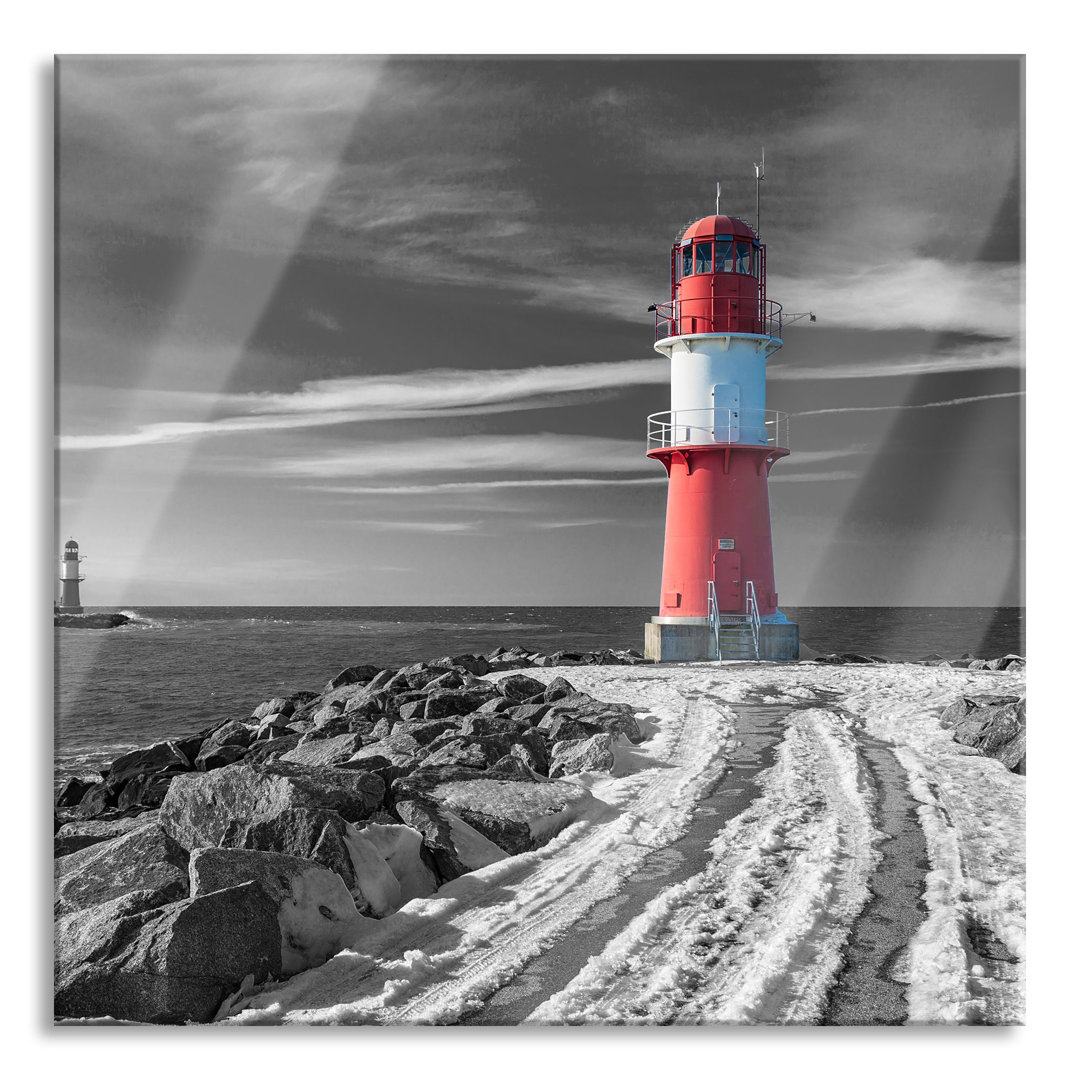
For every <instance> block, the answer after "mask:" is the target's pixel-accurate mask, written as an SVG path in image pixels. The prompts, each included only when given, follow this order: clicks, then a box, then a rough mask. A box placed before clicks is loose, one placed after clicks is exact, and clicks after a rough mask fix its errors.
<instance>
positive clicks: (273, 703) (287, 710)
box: [251, 697, 296, 720]
mask: <svg viewBox="0 0 1080 1080" xmlns="http://www.w3.org/2000/svg"><path fill="white" fill-rule="evenodd" d="M295 710H296V705H295V703H294V702H292V701H290V700H289V699H288V698H283V697H276V698H271V699H270V700H269V701H264V702H263V703H262V704H261V705H260V706H258V708H256V710H255V711H254V712H253V713H252V714H251V718H252V719H253V720H264V719H266V717H268V716H273V715H275V714H280V715H282V716H292V714H293V712H294V711H295Z"/></svg>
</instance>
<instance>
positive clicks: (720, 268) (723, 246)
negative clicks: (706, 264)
mask: <svg viewBox="0 0 1080 1080" xmlns="http://www.w3.org/2000/svg"><path fill="white" fill-rule="evenodd" d="M734 269H735V266H734V264H733V263H732V261H731V241H730V240H717V241H716V272H717V273H718V274H730V273H731V271H732V270H734Z"/></svg>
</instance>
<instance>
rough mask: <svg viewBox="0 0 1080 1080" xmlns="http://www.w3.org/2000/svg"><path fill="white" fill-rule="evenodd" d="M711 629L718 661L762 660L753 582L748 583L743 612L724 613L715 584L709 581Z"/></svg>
mask: <svg viewBox="0 0 1080 1080" xmlns="http://www.w3.org/2000/svg"><path fill="white" fill-rule="evenodd" d="M709 630H710V632H711V637H712V646H713V653H714V659H716V660H760V659H761V650H760V642H761V615H760V613H759V611H758V604H757V593H756V591H755V590H754V583H753V582H752V581H748V582H747V583H746V606H745V611H744V612H743V613H741V614H733V613H730V612H721V611H720V609H719V606H718V605H717V600H716V586H715V584H714V583H713V582H711V581H710V582H709Z"/></svg>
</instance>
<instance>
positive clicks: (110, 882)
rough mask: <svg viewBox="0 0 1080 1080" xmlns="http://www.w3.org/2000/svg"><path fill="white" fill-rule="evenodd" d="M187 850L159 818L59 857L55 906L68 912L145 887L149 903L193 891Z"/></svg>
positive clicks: (58, 912)
mask: <svg viewBox="0 0 1080 1080" xmlns="http://www.w3.org/2000/svg"><path fill="white" fill-rule="evenodd" d="M187 864H188V853H187V851H185V850H184V848H183V847H181V846H180V844H178V843H177V842H176V841H175V840H173V839H172V838H171V837H170V836H167V835H166V834H165V833H164V832H163V831H162V830H161V828H160V827H159V826H158V825H157V824H156V823H155V822H149V823H147V824H146V825H143V826H142V827H140V828H137V829H133V830H132V831H130V832H128V833H126V834H124V835H122V836H118V837H116V838H115V839H113V840H108V841H105V842H103V843H100V844H94V845H93V846H91V847H87V848H85V849H83V850H81V851H76V852H74V853H73V854H71V855H64V856H63V857H62V858H59V859H57V860H56V862H55V864H54V868H53V872H54V882H55V885H54V912H55V914H56V915H57V916H61V915H67V914H70V913H71V912H74V911H81V910H82V909H83V908H88V907H92V906H94V905H95V904H102V903H105V902H106V901H108V900H114V899H116V897H118V896H122V895H123V894H124V893H129V892H133V891H134V890H141V891H142V892H144V893H146V895H147V897H148V901H149V906H150V907H157V906H159V905H161V904H167V903H169V902H170V901H172V900H179V899H180V898H181V897H183V896H187V894H188V875H187Z"/></svg>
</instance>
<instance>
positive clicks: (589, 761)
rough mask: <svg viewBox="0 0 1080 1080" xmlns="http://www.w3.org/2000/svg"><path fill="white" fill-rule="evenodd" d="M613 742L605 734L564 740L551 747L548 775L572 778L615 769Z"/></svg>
mask: <svg viewBox="0 0 1080 1080" xmlns="http://www.w3.org/2000/svg"><path fill="white" fill-rule="evenodd" d="M613 742H614V740H613V739H612V737H611V736H610V735H608V734H607V733H606V732H601V733H600V734H598V735H590V736H589V737H588V738H585V739H566V740H563V741H561V742H555V743H553V744H552V746H551V766H550V768H549V770H548V775H549V776H550V777H551V778H552V779H554V778H555V777H557V776H572V775H574V774H575V773H583V772H611V770H612V769H613V768H614V767H615V754H614V752H613V750H612V743H613Z"/></svg>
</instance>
